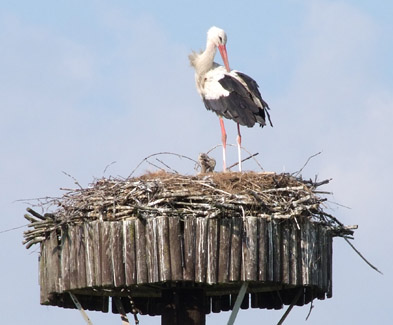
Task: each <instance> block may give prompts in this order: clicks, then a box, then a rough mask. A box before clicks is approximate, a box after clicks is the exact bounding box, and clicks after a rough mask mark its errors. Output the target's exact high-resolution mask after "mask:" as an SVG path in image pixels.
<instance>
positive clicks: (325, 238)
mask: <svg viewBox="0 0 393 325" xmlns="http://www.w3.org/2000/svg"><path fill="white" fill-rule="evenodd" d="M320 231H321V240H322V242H321V278H322V281H321V282H322V283H321V288H322V291H323V292H324V294H325V293H326V292H327V289H328V277H327V274H328V270H327V268H328V259H329V256H328V252H327V247H328V244H327V242H328V234H327V231H326V229H325V227H321V228H320Z"/></svg>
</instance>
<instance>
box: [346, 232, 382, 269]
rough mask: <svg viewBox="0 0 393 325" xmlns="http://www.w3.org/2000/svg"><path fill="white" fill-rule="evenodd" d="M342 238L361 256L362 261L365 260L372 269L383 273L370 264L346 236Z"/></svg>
mask: <svg viewBox="0 0 393 325" xmlns="http://www.w3.org/2000/svg"><path fill="white" fill-rule="evenodd" d="M344 239H345V241H346V242H347V243H348V244H349V246H351V247H352V249H353V250H354V251H355V252H356V253H357V254H358V255H359V256H360V257H361V258H362V260H363V261H365V262H366V263H367V264H368V265H369V266H370V267H371V268H372V269H374V270H375V271H377V272H378V273H380V274H382V275H383V273H382V272H381V271H380V270H378V269H377V268H376V267H375V266H374V265H372V264H371V263H370V262H369V261H367V259H366V258H365V257H364V256H363V255H362V254H361V253H360V252H359V251H358V250H357V249H356V248H355V246H353V245H352V244H351V242H350V241H349V240H348V238H346V237H344Z"/></svg>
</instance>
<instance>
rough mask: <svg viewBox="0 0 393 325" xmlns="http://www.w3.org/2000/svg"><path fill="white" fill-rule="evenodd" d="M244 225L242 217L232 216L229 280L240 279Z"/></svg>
mask: <svg viewBox="0 0 393 325" xmlns="http://www.w3.org/2000/svg"><path fill="white" fill-rule="evenodd" d="M242 227H243V222H242V219H241V218H232V229H231V254H230V263H229V281H240V271H241V261H242Z"/></svg>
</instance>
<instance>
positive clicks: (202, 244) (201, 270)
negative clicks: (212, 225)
mask: <svg viewBox="0 0 393 325" xmlns="http://www.w3.org/2000/svg"><path fill="white" fill-rule="evenodd" d="M207 225H208V219H207V218H196V234H195V236H196V247H195V282H205V281H206V262H207V250H208V248H207V233H208V231H207Z"/></svg>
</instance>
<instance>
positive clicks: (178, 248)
mask: <svg viewBox="0 0 393 325" xmlns="http://www.w3.org/2000/svg"><path fill="white" fill-rule="evenodd" d="M182 245H183V242H182V235H181V232H180V219H179V218H175V217H172V218H169V255H170V264H171V279H172V281H181V280H183V270H182V261H183V256H182Z"/></svg>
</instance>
